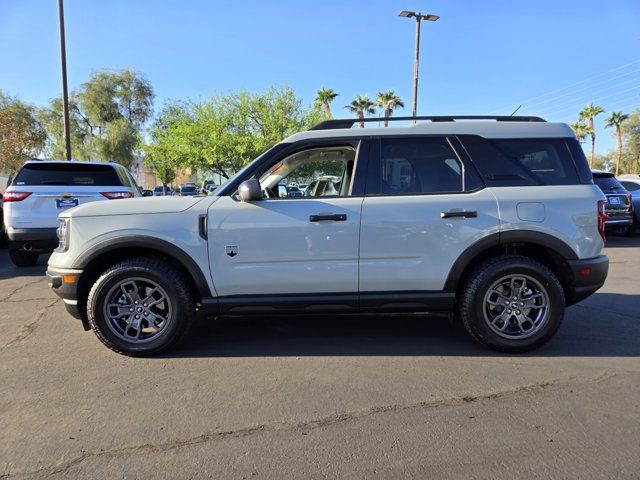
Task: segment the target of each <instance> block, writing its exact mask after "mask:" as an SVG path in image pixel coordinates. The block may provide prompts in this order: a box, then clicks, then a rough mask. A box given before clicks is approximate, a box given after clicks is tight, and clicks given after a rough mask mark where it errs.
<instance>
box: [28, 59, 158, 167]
mask: <svg viewBox="0 0 640 480" xmlns="http://www.w3.org/2000/svg"><path fill="white" fill-rule="evenodd" d="M153 98H154V94H153V88H152V87H151V84H150V83H149V82H148V81H147V80H146V79H145V78H144V76H142V75H141V74H140V73H138V72H136V71H134V70H130V69H124V70H120V71H116V72H112V71H107V70H102V71H99V72H97V73H94V74H93V75H92V76H91V78H90V79H89V81H88V82H86V83H84V84H82V85H81V87H80V88H79V89H78V90H77V91H74V92H72V93H71V95H70V101H69V116H70V119H69V128H70V136H71V147H72V155H73V157H74V158H77V159H79V160H88V159H99V160H105V161H106V160H113V161H116V162H119V163H122V164H123V165H125V166H131V164H132V163H133V161H134V159H135V158H136V155H137V153H138V152H137V150H136V148H137V146H138V144H139V140H140V134H141V132H142V129H143V127H144V125H145V123H146V122H147V120H148V119H149V118H150V116H151V114H152V112H153ZM40 118H41V120H42V122H43V123H44V124H45V126H46V129H47V133H48V137H49V138H48V153H49V154H50V155H51V156H53V157H63V156H64V148H65V147H64V132H63V123H62V102H61V100H60V99H59V98H56V99H53V100H51V102H50V105H49V108H46V109H43V111H42V112H41V114H40Z"/></svg>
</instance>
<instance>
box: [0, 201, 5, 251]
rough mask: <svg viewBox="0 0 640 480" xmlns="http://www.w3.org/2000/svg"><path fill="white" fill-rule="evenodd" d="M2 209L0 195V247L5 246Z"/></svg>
mask: <svg viewBox="0 0 640 480" xmlns="http://www.w3.org/2000/svg"><path fill="white" fill-rule="evenodd" d="M3 211H4V209H3V208H2V197H0V248H7V232H6V231H5V228H4V213H3Z"/></svg>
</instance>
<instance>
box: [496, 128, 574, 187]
mask: <svg viewBox="0 0 640 480" xmlns="http://www.w3.org/2000/svg"><path fill="white" fill-rule="evenodd" d="M490 143H492V144H493V145H494V146H495V147H496V148H497V149H498V150H500V151H501V152H502V153H503V154H504V155H505V156H506V157H507V158H508V159H509V160H511V162H514V163H516V164H517V166H518V167H520V168H523V169H524V170H525V171H526V172H528V173H529V174H530V175H531V176H533V177H534V178H536V179H537V180H538V181H539V182H540V183H541V184H542V185H572V184H575V183H580V182H579V180H578V174H577V172H576V167H575V165H574V163H573V158H572V157H571V153H570V151H569V149H568V148H567V145H566V143H565V141H564V139H553V138H542V139H537V138H525V139H500V140H490Z"/></svg>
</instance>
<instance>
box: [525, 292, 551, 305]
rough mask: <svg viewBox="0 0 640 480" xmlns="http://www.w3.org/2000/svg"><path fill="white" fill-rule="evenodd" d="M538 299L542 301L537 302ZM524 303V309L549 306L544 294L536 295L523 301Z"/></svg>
mask: <svg viewBox="0 0 640 480" xmlns="http://www.w3.org/2000/svg"><path fill="white" fill-rule="evenodd" d="M538 299H540V300H539V301H538V302H536V300H538ZM522 303H524V306H523V307H522V308H545V307H546V306H547V302H545V300H544V295H543V294H542V293H535V294H533V295H532V296H530V297H527V298H524V299H522Z"/></svg>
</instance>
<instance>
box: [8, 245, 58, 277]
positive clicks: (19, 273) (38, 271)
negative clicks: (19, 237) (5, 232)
mask: <svg viewBox="0 0 640 480" xmlns="http://www.w3.org/2000/svg"><path fill="white" fill-rule="evenodd" d="M48 261H49V255H40V258H38V264H37V265H36V266H34V267H16V266H15V265H14V264H13V263H11V260H10V259H9V253H8V251H7V250H4V251H2V250H0V280H7V279H9V278H15V277H44V276H45V272H46V271H47V262H48Z"/></svg>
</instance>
